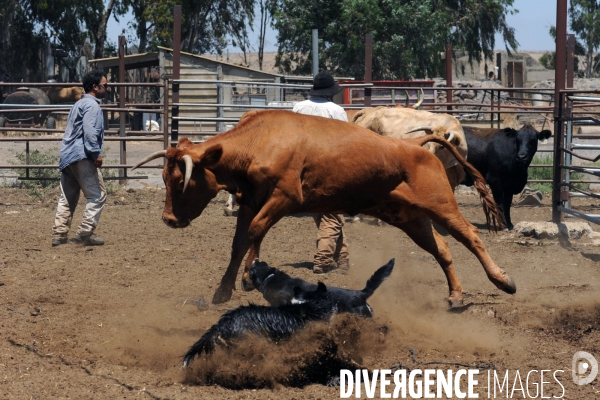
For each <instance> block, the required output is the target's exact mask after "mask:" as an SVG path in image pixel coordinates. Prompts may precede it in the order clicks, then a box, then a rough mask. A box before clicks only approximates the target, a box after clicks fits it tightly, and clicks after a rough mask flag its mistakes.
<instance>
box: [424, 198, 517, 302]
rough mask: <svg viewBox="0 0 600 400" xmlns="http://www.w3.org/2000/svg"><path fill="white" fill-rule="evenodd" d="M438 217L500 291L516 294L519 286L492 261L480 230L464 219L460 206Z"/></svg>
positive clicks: (439, 221)
mask: <svg viewBox="0 0 600 400" xmlns="http://www.w3.org/2000/svg"><path fill="white" fill-rule="evenodd" d="M448 208H449V207H448ZM437 216H438V218H439V219H438V218H436V217H435V216H432V218H433V219H434V221H435V222H437V223H438V224H440V225H441V226H442V227H443V228H444V229H446V230H447V231H448V233H449V234H450V235H452V237H453V238H455V239H456V240H458V241H459V242H461V243H462V244H463V245H464V246H465V247H466V248H467V249H469V251H471V253H473V254H475V256H476V257H477V259H478V260H479V262H480V263H481V265H482V266H483V269H484V270H485V272H486V274H487V276H488V279H489V280H490V281H491V282H492V283H493V284H494V285H496V287H497V288H498V289H500V290H503V291H505V292H506V293H509V294H514V293H516V291H517V286H516V285H515V283H514V281H513V280H512V278H511V277H510V276H508V274H506V272H505V271H503V270H502V269H500V267H498V266H497V265H496V263H495V262H494V261H493V260H492V258H491V257H490V255H489V254H488V253H487V251H486V250H485V246H484V245H483V242H482V241H481V238H480V237H479V230H478V229H477V228H476V227H475V226H473V225H471V224H470V223H469V221H467V220H466V219H465V217H463V215H462V214H461V213H460V211H459V210H458V206H457V207H456V210H455V211H454V212H452V210H446V211H445V212H444V213H441V214H438V215H437Z"/></svg>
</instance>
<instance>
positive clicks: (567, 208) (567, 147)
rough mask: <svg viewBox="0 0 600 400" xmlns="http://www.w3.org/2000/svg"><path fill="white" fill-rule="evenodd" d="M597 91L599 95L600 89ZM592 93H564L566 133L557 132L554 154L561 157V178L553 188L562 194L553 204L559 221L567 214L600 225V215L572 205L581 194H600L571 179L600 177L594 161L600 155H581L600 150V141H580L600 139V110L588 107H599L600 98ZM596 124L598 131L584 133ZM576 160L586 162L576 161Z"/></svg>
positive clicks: (562, 110) (599, 167) (563, 126)
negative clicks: (583, 128)
mask: <svg viewBox="0 0 600 400" xmlns="http://www.w3.org/2000/svg"><path fill="white" fill-rule="evenodd" d="M595 93H596V94H597V92H595ZM589 94H590V92H578V93H576V92H575V91H566V92H564V93H562V94H561V98H562V99H561V100H562V101H561V103H563V105H564V106H563V107H560V115H559V118H560V119H559V120H560V122H561V124H560V125H561V129H564V134H562V132H560V133H559V134H557V135H555V140H559V141H560V142H561V143H558V146H557V147H556V148H558V150H559V152H558V153H557V154H555V157H558V160H559V162H558V163H557V164H558V166H559V169H560V170H559V171H556V172H555V177H556V176H558V177H559V179H558V180H557V181H556V182H555V183H554V190H555V191H557V192H558V193H559V196H555V197H554V198H557V199H558V200H559V201H556V202H554V204H553V207H554V211H555V212H557V215H559V219H560V220H562V219H563V218H564V217H565V216H573V217H578V218H582V219H584V220H586V221H589V222H593V223H595V224H600V214H587V213H585V212H581V211H577V210H575V209H574V208H573V207H574V205H573V201H572V199H574V198H582V197H589V198H596V199H600V194H597V193H593V192H592V191H591V190H590V189H589V188H588V189H585V188H582V187H581V186H577V184H575V183H574V182H573V179H572V175H573V174H574V173H580V174H586V176H590V175H591V176H592V177H600V164H598V165H595V164H594V163H597V162H598V160H600V154H598V155H596V156H589V155H587V154H582V152H583V151H588V152H599V153H600V140H599V141H598V142H597V143H598V144H591V143H581V142H580V141H581V140H587V141H591V140H598V139H600V119H598V116H597V114H599V112H598V111H597V110H593V109H592V110H589V108H593V107H598V106H600V98H599V97H591V96H589ZM586 95H588V96H586ZM594 126H598V133H585V132H581V131H582V130H581V129H580V128H581V127H594ZM577 160H583V161H581V162H580V163H577ZM578 182H580V183H589V184H593V183H600V182H598V181H596V180H578ZM565 214H566V215H565ZM555 222H558V221H555Z"/></svg>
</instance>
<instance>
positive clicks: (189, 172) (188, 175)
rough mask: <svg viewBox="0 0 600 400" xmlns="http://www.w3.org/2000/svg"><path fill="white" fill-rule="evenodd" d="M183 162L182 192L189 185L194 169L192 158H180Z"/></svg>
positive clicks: (187, 156) (186, 156) (185, 156)
mask: <svg viewBox="0 0 600 400" xmlns="http://www.w3.org/2000/svg"><path fill="white" fill-rule="evenodd" d="M181 158H182V159H183V161H185V177H184V178H183V191H184V192H185V189H186V188H187V185H188V183H190V178H191V177H192V169H193V168H194V161H192V157H190V156H189V155H187V154H186V155H184V156H183V157H181Z"/></svg>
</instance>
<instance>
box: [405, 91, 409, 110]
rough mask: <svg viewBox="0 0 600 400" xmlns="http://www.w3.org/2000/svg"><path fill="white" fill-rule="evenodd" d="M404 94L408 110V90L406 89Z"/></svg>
mask: <svg viewBox="0 0 600 400" xmlns="http://www.w3.org/2000/svg"><path fill="white" fill-rule="evenodd" d="M404 93H405V94H406V101H405V102H404V108H408V106H409V104H408V90H406V89H404Z"/></svg>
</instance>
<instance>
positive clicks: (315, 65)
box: [312, 29, 319, 78]
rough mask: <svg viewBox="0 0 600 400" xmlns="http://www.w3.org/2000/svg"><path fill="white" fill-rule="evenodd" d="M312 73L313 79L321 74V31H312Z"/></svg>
mask: <svg viewBox="0 0 600 400" xmlns="http://www.w3.org/2000/svg"><path fill="white" fill-rule="evenodd" d="M312 72H313V78H314V77H315V76H317V74H318V73H319V30H318V29H313V30H312Z"/></svg>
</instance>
